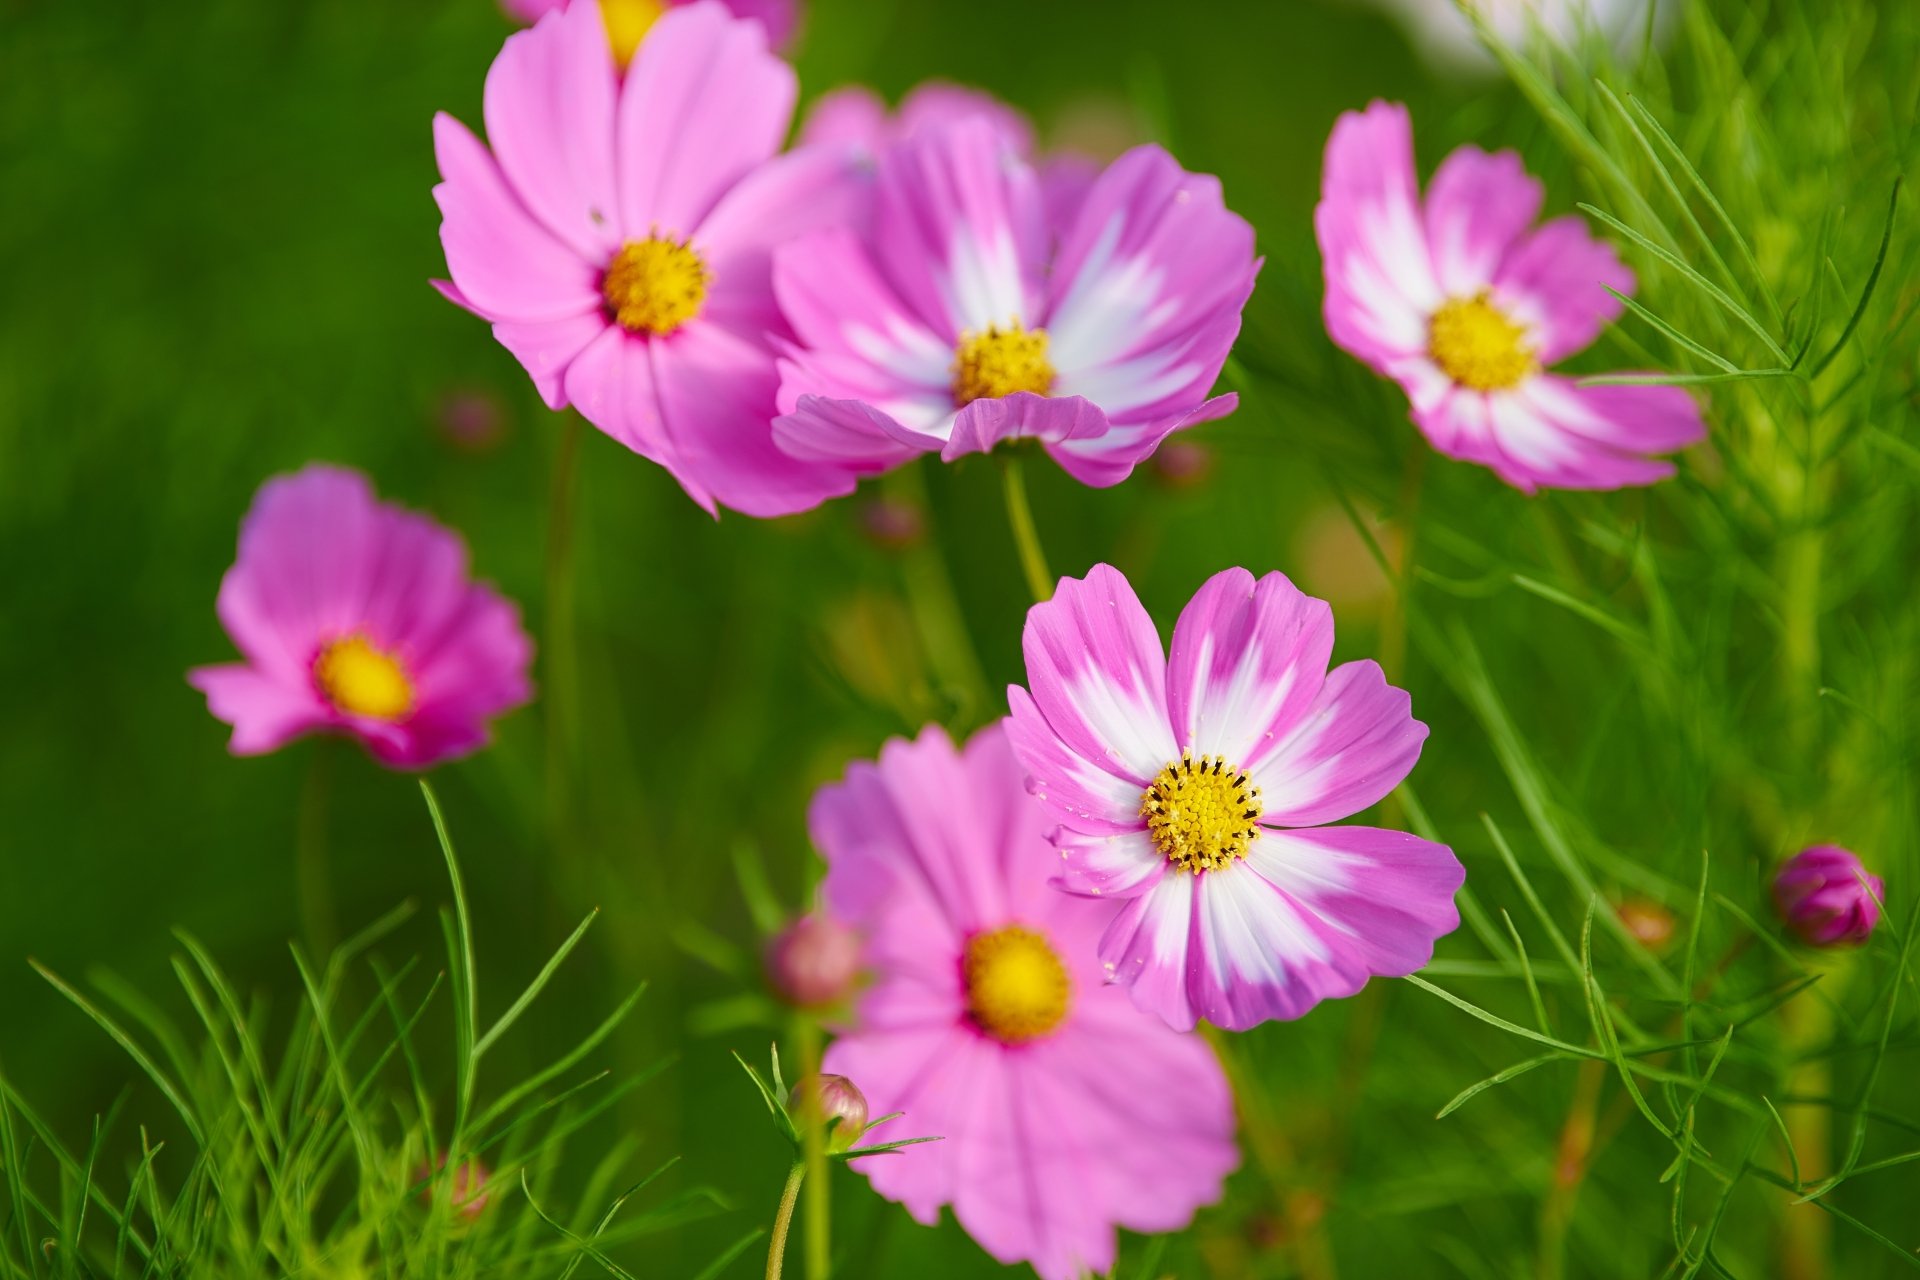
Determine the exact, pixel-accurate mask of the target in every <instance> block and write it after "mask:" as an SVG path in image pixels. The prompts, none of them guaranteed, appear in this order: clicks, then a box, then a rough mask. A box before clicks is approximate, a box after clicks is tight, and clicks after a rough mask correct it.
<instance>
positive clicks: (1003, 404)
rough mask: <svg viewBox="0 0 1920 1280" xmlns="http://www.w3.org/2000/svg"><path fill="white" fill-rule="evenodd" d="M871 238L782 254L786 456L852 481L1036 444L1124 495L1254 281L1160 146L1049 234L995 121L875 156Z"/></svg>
mask: <svg viewBox="0 0 1920 1280" xmlns="http://www.w3.org/2000/svg"><path fill="white" fill-rule="evenodd" d="M878 166H879V168H878V178H877V189H876V193H875V208H874V221H873V229H872V234H871V236H870V237H864V238H863V237H862V236H861V235H859V234H858V233H857V232H856V231H853V230H850V229H846V228H839V229H834V230H828V231H823V232H819V233H817V234H815V235H812V236H809V237H807V238H805V239H802V240H799V241H796V242H794V243H792V244H789V245H786V246H784V247H782V248H781V249H780V250H779V251H778V252H777V253H776V255H775V262H774V288H775V290H776V292H777V293H778V295H779V299H780V306H781V309H782V310H783V311H784V312H785V313H786V316H787V319H788V320H789V321H790V322H791V323H792V325H793V328H794V330H795V332H796V333H797V334H798V338H799V341H798V343H797V344H796V345H795V346H794V347H793V348H792V349H791V350H790V352H789V354H788V355H787V357H786V358H785V359H784V360H782V362H781V380H780V409H781V412H782V416H781V417H780V419H779V420H778V421H777V422H776V423H775V424H774V435H775V438H776V440H777V441H778V442H779V444H780V447H781V448H783V449H785V450H786V451H787V452H788V453H790V454H792V455H793V456H794V457H796V458H799V459H804V460H806V461H808V462H812V463H818V464H822V465H832V466H838V467H840V468H842V469H843V472H844V474H845V476H846V477H847V479H846V485H847V487H848V488H851V487H852V485H853V483H854V481H855V479H857V477H859V476H861V475H866V474H872V473H875V472H879V471H883V470H886V469H887V468H889V467H892V466H895V465H898V464H899V463H901V462H904V461H906V460H907V459H909V458H912V457H914V456H916V455H918V454H922V453H938V454H940V455H941V456H942V457H943V458H945V459H947V460H949V461H951V460H953V459H955V458H957V457H960V456H961V455H963V454H968V453H983V452H987V451H989V450H991V449H992V448H993V447H994V446H995V445H997V444H999V443H1001V442H1003V441H1008V440H1014V439H1019V438H1031V439H1036V440H1038V441H1040V442H1041V443H1042V444H1043V445H1044V446H1045V447H1046V450H1047V452H1048V453H1050V454H1051V455H1052V456H1053V458H1054V459H1055V461H1057V462H1058V463H1059V464H1060V465H1061V466H1062V467H1064V468H1065V469H1066V470H1067V471H1068V472H1069V473H1070V474H1071V475H1073V476H1074V477H1075V478H1076V479H1079V480H1081V481H1083V482H1085V483H1087V484H1091V485H1099V486H1105V485H1112V484H1117V483H1119V482H1120V481H1121V480H1123V479H1125V478H1126V476H1127V475H1128V474H1129V473H1130V472H1131V471H1132V470H1133V468H1134V466H1135V465H1136V464H1137V463H1139V462H1141V461H1142V460H1144V459H1145V458H1146V457H1148V456H1149V455H1150V454H1151V453H1152V452H1153V450H1154V448H1155V447H1156V446H1157V445H1158V444H1159V443H1160V441H1161V440H1163V439H1165V438H1166V437H1167V436H1168V435H1170V434H1171V433H1173V432H1175V431H1177V430H1180V429H1181V428H1183V427H1188V426H1191V425H1193V424H1195V423H1198V422H1204V421H1207V420H1209V419H1213V418H1218V417H1221V416H1222V415H1224V414H1226V413H1229V412H1231V411H1232V410H1233V408H1234V406H1235V404H1236V403H1237V398H1236V397H1235V396H1233V395H1222V396H1213V397H1210V396H1209V392H1210V391H1211V389H1212V387H1213V384H1214V381H1215V379H1216V378H1217V377H1218V376H1219V373H1220V369H1221V366H1222V365H1223V364H1224V362H1225V361H1226V357H1227V352H1228V351H1229V349H1230V348H1231V347H1232V345H1233V342H1234V339H1235V338H1236V337H1237V336H1238V334H1239V332H1240V313H1241V309H1242V307H1243V306H1244V305H1245V303H1246V300H1247V296H1248V294H1249V293H1250V292H1251V291H1252V289H1253V281H1254V276H1255V274H1256V272H1257V271H1258V268H1259V263H1258V261H1257V260H1256V259H1255V258H1254V253H1253V229H1252V227H1250V226H1248V225H1247V223H1246V222H1245V221H1244V220H1243V219H1241V218H1239V217H1238V216H1236V215H1235V214H1233V213H1231V212H1229V211H1228V210H1227V208H1226V206H1225V204H1224V203H1223V202H1222V199H1221V193H1220V184H1219V182H1218V180H1216V179H1214V178H1211V177H1207V176H1205V175H1200V174H1191V173H1188V172H1186V171H1185V170H1184V169H1182V168H1181V167H1180V166H1179V165H1178V164H1177V163H1176V162H1175V161H1174V159H1173V157H1171V156H1169V155H1168V154H1167V153H1166V152H1165V151H1162V150H1161V149H1160V148H1158V147H1155V146H1143V147H1137V148H1135V149H1134V150H1132V151H1129V152H1127V153H1126V154H1125V155H1123V156H1121V157H1120V158H1119V159H1118V160H1116V161H1114V162H1113V164H1111V165H1110V166H1108V167H1107V169H1106V170H1105V171H1104V172H1103V173H1102V174H1101V175H1100V177H1099V178H1098V179H1097V180H1095V181H1094V182H1093V183H1092V184H1091V186H1090V187H1089V188H1088V189H1087V190H1086V192H1085V195H1084V197H1083V198H1081V200H1080V202H1079V205H1078V208H1077V209H1076V210H1075V211H1074V214H1073V217H1072V219H1071V225H1070V226H1068V227H1067V228H1066V229H1065V230H1064V231H1061V232H1059V233H1057V234H1056V232H1055V231H1054V229H1053V228H1052V227H1051V226H1050V224H1049V221H1048V215H1047V209H1046V201H1045V198H1044V196H1043V193H1042V186H1041V182H1040V179H1039V177H1038V175H1037V173H1036V171H1035V168H1034V166H1033V164H1032V163H1031V162H1030V161H1029V160H1028V159H1027V158H1025V157H1024V156H1022V155H1021V154H1020V152H1019V150H1018V149H1017V147H1016V146H1015V145H1012V144H1010V142H1009V139H1008V135H1007V132H1006V131H1005V129H1004V128H1002V127H1000V126H999V125H998V124H996V123H995V122H994V121H993V120H990V119H986V118H983V117H981V116H977V115H976V116H969V117H966V118H962V119H959V120H957V121H954V122H953V123H951V124H948V125H946V126H944V127H940V128H927V129H923V130H920V131H918V132H917V133H915V134H914V135H913V136H912V137H910V138H909V139H908V140H907V141H906V142H904V143H902V144H901V145H898V146H894V147H892V148H890V149H888V150H886V151H884V152H883V153H882V154H881V155H880V157H879V161H878Z"/></svg>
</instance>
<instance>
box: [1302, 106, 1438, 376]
mask: <svg viewBox="0 0 1920 1280" xmlns="http://www.w3.org/2000/svg"><path fill="white" fill-rule="evenodd" d="M1313 224H1314V229H1315V231H1316V233H1317V234H1318V236H1319V240H1320V253H1321V258H1322V263H1323V266H1324V269H1325V272H1326V285H1327V295H1326V307H1325V313H1326V322H1327V332H1328V333H1329V334H1331V335H1332V337H1333V340H1334V341H1335V342H1337V343H1339V344H1340V345H1341V346H1342V347H1344V348H1346V349H1347V350H1348V351H1350V352H1352V353H1353V354H1354V355H1355V356H1357V357H1359V358H1360V359H1361V360H1364V361H1366V362H1367V363H1368V364H1369V365H1371V366H1373V368H1374V369H1376V370H1378V371H1379V372H1382V373H1385V372H1387V365H1388V364H1389V363H1391V362H1392V361H1393V360H1395V359H1397V358H1400V357H1404V356H1406V355H1409V354H1413V353H1416V352H1419V351H1422V350H1424V349H1425V348H1426V345H1427V323H1426V322H1427V317H1428V316H1429V315H1431V314H1432V312H1433V310H1434V308H1436V307H1438V306H1439V305H1440V303H1441V301H1442V300H1443V295H1442V294H1441V292H1440V284H1439V280H1438V278H1437V277H1436V276H1435V273H1434V266H1433V260H1432V253H1431V250H1430V248H1429V246H1428V240H1427V235H1426V226H1425V220H1424V218H1422V216H1421V213H1420V192H1419V187H1418V183H1417V182H1416V180H1415V177H1414V169H1413V125H1412V122H1411V120H1409V118H1408V116H1407V109H1406V108H1405V107H1403V106H1400V105H1398V104H1397V103H1387V102H1375V103H1373V104H1371V105H1370V106H1368V107H1367V109H1366V110H1365V111H1362V112H1348V113H1347V114H1345V115H1343V116H1341V117H1340V119H1339V120H1338V121H1337V122H1336V123H1335V124H1334V126H1333V135H1332V137H1330V138H1329V139H1328V141H1327V157H1326V167H1325V170H1324V174H1323V177H1322V195H1321V200H1320V204H1319V206H1318V207H1317V208H1316V209H1315V210H1314V215H1313Z"/></svg>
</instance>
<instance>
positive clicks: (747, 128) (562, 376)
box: [434, 0, 867, 516]
mask: <svg viewBox="0 0 1920 1280" xmlns="http://www.w3.org/2000/svg"><path fill="white" fill-rule="evenodd" d="M795 93H796V86H795V82H794V75H793V70H792V68H790V67H788V66H787V64H786V63H784V62H782V61H780V59H778V58H776V57H774V56H773V54H772V53H770V52H768V50H767V44H766V34H765V32H764V31H763V30H762V29H761V27H760V25H759V24H758V23H756V22H750V21H746V20H742V19H735V18H733V17H731V16H729V15H728V13H727V11H726V10H725V9H724V8H722V7H721V6H720V5H719V4H718V3H716V2H715V0H705V2H704V3H700V4H693V5H688V6H686V7H684V8H676V9H674V10H673V11H672V12H670V13H668V14H667V15H666V16H665V17H663V18H662V19H661V20H660V22H659V24H658V25H657V26H656V27H655V29H654V31H653V33H652V34H651V35H650V36H649V37H648V39H647V41H646V43H645V45H644V46H643V47H642V48H641V50H640V53H639V55H638V56H637V57H636V58H635V59H634V62H633V65H632V66H631V67H630V68H629V69H628V70H627V71H625V72H624V73H623V72H621V71H620V70H619V69H618V68H617V67H616V66H615V63H614V60H613V58H612V57H611V56H610V54H609V50H608V45H607V36H606V33H605V32H604V31H603V30H602V28H601V23H600V16H599V14H598V12H597V11H596V10H595V9H594V7H593V6H591V5H575V6H574V7H572V8H569V9H567V10H566V11H564V12H562V13H559V14H552V15H549V16H548V17H546V18H543V19H541V21H540V23H539V25H537V26H536V27H534V28H533V29H532V30H530V31H522V32H519V33H517V34H515V35H513V36H512V37H510V38H509V39H508V40H507V43H506V47H505V48H503V49H502V50H501V51H500V56H499V57H498V58H496V59H495V60H494V63H493V69H492V70H491V71H490V72H489V73H488V75H487V87H486V122H487V134H488V139H489V141H490V142H491V144H492V147H493V150H492V152H491V153H489V151H488V150H487V148H486V147H485V146H482V145H481V143H480V142H479V140H478V139H476V138H475V137H474V136H473V134H471V133H470V132H468V131H467V129H466V128H465V127H464V126H463V125H461V124H460V123H459V122H458V121H456V120H454V119H453V117H451V116H448V115H446V114H444V113H443V114H441V115H438V116H436V117H435V119H434V145H435V151H436V154H437V155H438V158H439V164H440V173H441V177H442V179H443V181H442V182H441V183H440V185H439V186H437V187H435V188H434V196H435V198H436V199H437V200H438V201H439V204H440V211H441V214H442V221H441V224H440V239H441V243H442V244H443V245H444V246H445V249H446V255H447V267H448V270H449V271H450V272H451V274H452V276H453V279H452V282H451V283H446V282H436V283H437V287H439V288H440V290H441V291H442V292H443V293H445V294H446V295H447V296H448V297H449V298H450V299H452V300H453V301H454V302H457V303H459V304H460V305H461V306H463V307H466V308H467V309H468V310H470V311H473V312H474V313H475V314H477V315H479V316H481V317H482V318H484V319H486V320H489V321H491V322H492V323H493V332H494V336H495V337H496V338H498V339H499V340H500V342H501V344H502V345H503V346H505V347H506V348H507V349H508V350H509V351H511V352H512V353H513V354H514V355H515V356H516V357H517V358H518V359H519V361H520V363H521V364H523V365H524V366H526V369H527V372H528V373H530V374H531V375H532V376H533V381H534V385H535V386H536V387H537V388H538V389H539V391H540V394H541V396H542V397H543V398H544V399H545V400H546V402H547V404H548V405H549V406H551V407H552V408H555V409H559V408H563V407H565V406H566V405H568V404H572V405H573V406H574V407H575V408H577V409H579V411H580V412H581V413H582V414H584V415H585V416H586V418H587V420H588V421H590V422H592V423H593V424H594V425H595V426H597V427H599V428H600V429H601V430H602V431H605V432H606V433H607V434H608V435H610V436H612V437H613V438H614V439H616V440H618V441H620V442H621V443H622V444H624V445H626V446H627V447H628V448H630V449H632V450H634V451H635V452H636V453H639V454H641V455H642V456H644V457H647V458H650V459H652V460H653V461H655V462H657V463H659V464H660V465H661V466H663V467H665V468H666V469H667V470H668V471H669V472H670V473H671V474H672V475H673V477H674V479H676V480H678V481H679V482H680V484H681V486H682V487H683V488H684V489H685V490H686V491H687V493H688V494H689V495H691V496H692V497H693V499H694V500H695V501H696V502H698V503H700V504H701V505H702V506H703V507H705V508H706V509H707V510H708V511H710V512H711V511H714V510H715V507H716V504H719V503H724V504H726V505H727V506H729V507H733V508H735V509H736V510H739V511H744V512H746V513H748V514H750V515H762V516H765V515H780V514H784V513H787V512H791V511H797V510H802V509H805V508H807V507H811V506H814V505H816V504H818V503H819V502H820V501H821V500H822V499H824V498H825V497H827V496H829V495H831V494H833V493H837V492H844V491H845V490H846V489H847V488H849V487H850V484H849V483H848V482H847V481H846V479H845V476H844V473H843V472H842V471H840V470H839V469H838V468H835V467H829V466H822V465H818V464H809V463H804V462H800V461H797V460H795V459H794V458H792V457H790V456H789V455H787V454H785V453H782V452H781V451H780V450H779V449H777V448H775V447H774V444H773V436H772V432H771V429H770V427H769V423H770V422H771V420H772V418H773V416H774V399H775V392H776V390H777V388H778V380H779V375H778V372H777V370H776V367H775V363H774V354H773V351H774V343H775V341H776V340H777V339H779V338H781V337H782V336H785V335H787V334H788V332H789V331H788V330H787V328H786V325H785V323H784V322H783V321H782V320H781V317H780V313H779V310H778V308H777V306H776V305H775V302H774V297H773V289H772V285H771V281H770V273H771V253H772V250H773V248H774V246H776V245H778V244H780V243H782V242H783V241H786V240H789V239H791V238H793V237H794V236H796V235H799V234H801V233H803V232H808V231H813V230H815V229H817V228H820V227H823V226H837V225H842V224H845V223H847V222H848V221H850V220H853V219H855V218H857V216H858V214H859V212H860V211H861V210H862V209H863V208H864V206H865V201H866V199H867V192H866V184H865V182H864V181H863V180H860V179H859V178H858V177H857V175H856V174H855V172H854V165H853V164H852V162H851V160H850V158H849V157H848V156H847V155H846V154H844V153H843V152H841V151H838V150H834V149H826V148H812V149H808V150H804V151H798V152H794V153H791V154H788V155H784V156H779V157H777V158H776V157H775V152H776V151H778V150H779V147H780V143H781V139H782V138H784V137H785V135H786V131H787V125H788V122H789V120H790V119H791V117H792V113H793V100H794V95H795Z"/></svg>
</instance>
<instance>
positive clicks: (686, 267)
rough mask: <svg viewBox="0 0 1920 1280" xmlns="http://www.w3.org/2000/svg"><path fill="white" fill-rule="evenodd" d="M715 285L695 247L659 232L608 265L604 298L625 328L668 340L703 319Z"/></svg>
mask: <svg viewBox="0 0 1920 1280" xmlns="http://www.w3.org/2000/svg"><path fill="white" fill-rule="evenodd" d="M710 283H711V281H710V279H709V277H708V275H707V264H706V262H705V261H704V260H703V259H702V258H701V257H700V254H699V252H698V251H697V250H696V249H694V247H693V246H692V245H691V244H689V243H688V242H687V241H685V240H676V239H674V238H672V237H671V236H663V235H661V234H659V233H658V232H655V233H654V234H653V235H650V236H648V237H647V238H646V239H645V240H631V241H628V242H627V243H626V244H625V245H623V246H622V247H621V249H620V252H619V253H616V254H615V255H614V256H613V261H612V262H610V263H608V264H607V273H606V275H605V276H603V277H602V278H601V281H600V293H601V296H602V297H604V298H605V299H606V304H607V312H608V314H609V315H611V316H612V317H613V319H614V321H615V322H616V323H618V324H619V325H620V327H621V328H623V329H625V330H627V331H628V332H629V333H645V334H652V335H653V336H654V337H665V336H666V335H667V334H670V333H672V332H673V331H674V330H676V329H678V328H679V327H680V326H681V325H683V324H685V323H686V322H687V321H689V320H691V319H693V318H694V317H695V316H697V315H699V314H700V308H701V306H702V305H704V304H705V302H706V300H707V287H708V285H709V284H710Z"/></svg>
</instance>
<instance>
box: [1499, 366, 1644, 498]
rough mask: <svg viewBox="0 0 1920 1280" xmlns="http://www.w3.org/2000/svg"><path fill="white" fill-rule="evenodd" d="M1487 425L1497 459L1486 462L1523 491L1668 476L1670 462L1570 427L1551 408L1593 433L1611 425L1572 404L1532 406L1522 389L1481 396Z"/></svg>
mask: <svg viewBox="0 0 1920 1280" xmlns="http://www.w3.org/2000/svg"><path fill="white" fill-rule="evenodd" d="M1486 403H1487V414H1488V422H1489V425H1490V427H1491V431H1492V436H1493V440H1494V443H1495V445H1496V446H1497V447H1498V449H1499V455H1500V456H1499V457H1498V458H1496V459H1494V460H1492V461H1490V462H1489V463H1488V465H1489V466H1491V467H1492V468H1493V469H1494V472H1495V474H1497V475H1498V476H1499V477H1500V478H1501V479H1502V480H1505V481H1506V482H1507V483H1508V484H1510V485H1513V486H1514V487H1515V488H1517V489H1520V490H1522V491H1523V492H1527V493H1531V492H1533V490H1535V489H1536V488H1539V487H1541V486H1547V487H1550V488H1555V489H1619V488H1623V487H1626V486H1629V485H1642V484H1652V483H1654V482H1655V481H1658V480H1664V479H1666V478H1667V477H1668V476H1670V475H1672V474H1673V464H1671V463H1668V462H1659V461H1655V460H1654V459H1651V458H1646V457H1642V456H1639V455H1636V454H1630V453H1627V452H1624V451H1622V450H1619V449H1615V448H1613V447H1612V446H1610V445H1607V444H1603V443H1601V442H1599V441H1597V440H1595V439H1593V438H1592V437H1590V436H1587V435H1585V434H1583V433H1582V432H1580V431H1577V430H1573V429H1571V425H1572V422H1571V421H1563V420H1561V419H1559V418H1556V417H1555V416H1554V409H1563V410H1564V409H1571V410H1572V411H1573V413H1574V414H1576V415H1577V417H1575V418H1574V419H1572V421H1577V422H1578V423H1580V424H1581V425H1588V426H1593V427H1595V428H1597V429H1605V427H1607V426H1610V425H1614V424H1610V423H1606V422H1605V421H1604V420H1601V419H1597V418H1594V417H1592V416H1591V415H1590V414H1588V413H1587V412H1586V411H1585V409H1584V407H1583V406H1580V405H1578V403H1577V402H1573V403H1567V404H1554V405H1553V407H1552V408H1549V407H1548V406H1544V405H1542V404H1540V403H1538V402H1536V401H1535V400H1534V399H1533V398H1532V397H1531V396H1529V395H1528V393H1527V387H1526V386H1525V385H1522V386H1521V387H1519V388H1516V389H1515V390H1513V391H1511V392H1508V393H1505V394H1501V395H1491V396H1488V397H1486Z"/></svg>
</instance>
